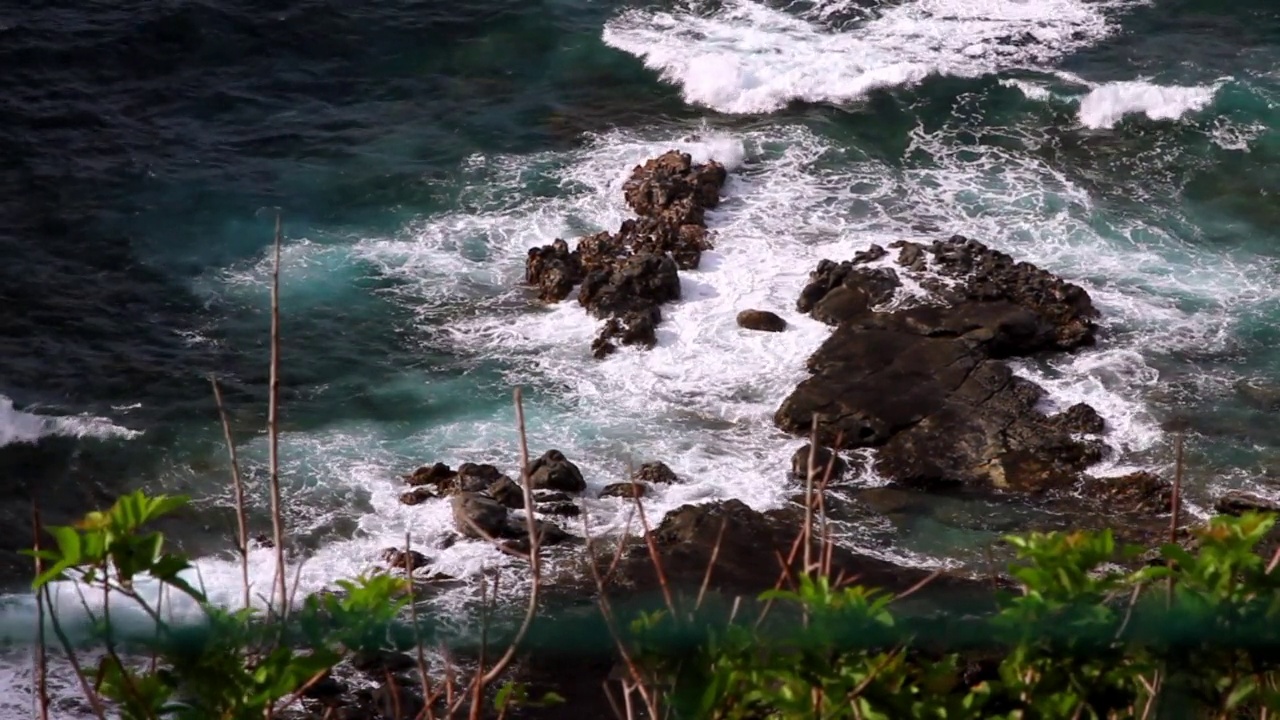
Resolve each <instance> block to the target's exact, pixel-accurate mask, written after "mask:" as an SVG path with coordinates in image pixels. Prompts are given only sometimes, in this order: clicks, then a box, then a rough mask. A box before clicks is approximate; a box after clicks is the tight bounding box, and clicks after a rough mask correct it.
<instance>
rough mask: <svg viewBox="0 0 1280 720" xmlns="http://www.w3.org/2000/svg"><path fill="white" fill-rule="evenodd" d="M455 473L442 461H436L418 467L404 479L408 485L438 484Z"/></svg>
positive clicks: (446, 480) (451, 478) (451, 477)
mask: <svg viewBox="0 0 1280 720" xmlns="http://www.w3.org/2000/svg"><path fill="white" fill-rule="evenodd" d="M456 475H457V473H455V472H454V471H453V470H452V469H451V468H450V467H449V466H448V465H445V464H444V463H440V462H438V463H436V464H435V465H432V466H430V467H425V466H424V467H420V468H418V469H417V470H414V471H413V474H412V475H406V476H405V478H404V480H405V482H406V483H407V484H409V485H440V484H442V483H445V482H448V481H450V480H453V478H454V477H455V476H456Z"/></svg>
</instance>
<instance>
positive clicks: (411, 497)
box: [400, 487, 437, 505]
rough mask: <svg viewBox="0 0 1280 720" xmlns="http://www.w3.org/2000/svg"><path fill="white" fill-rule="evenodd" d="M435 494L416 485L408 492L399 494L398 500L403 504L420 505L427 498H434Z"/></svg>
mask: <svg viewBox="0 0 1280 720" xmlns="http://www.w3.org/2000/svg"><path fill="white" fill-rule="evenodd" d="M436 497H437V496H436V494H435V493H433V492H431V490H429V489H427V488H425V487H416V488H414V489H412V490H410V491H409V492H405V493H401V494H400V502H402V503H404V504H405V505H421V504H422V503H424V502H426V501H428V500H434V499H435V498H436Z"/></svg>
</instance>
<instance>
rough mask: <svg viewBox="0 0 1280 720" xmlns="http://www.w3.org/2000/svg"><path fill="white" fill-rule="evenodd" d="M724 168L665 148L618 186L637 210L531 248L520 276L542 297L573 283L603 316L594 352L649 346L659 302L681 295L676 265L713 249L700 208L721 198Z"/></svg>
mask: <svg viewBox="0 0 1280 720" xmlns="http://www.w3.org/2000/svg"><path fill="white" fill-rule="evenodd" d="M727 177H728V173H727V171H726V170H725V168H724V166H723V165H720V164H719V163H717V162H715V161H710V162H707V163H704V164H695V163H694V162H693V160H692V158H691V157H690V156H689V155H688V154H687V153H680V152H676V151H674V150H673V151H670V152H667V153H664V154H662V155H660V156H658V157H656V158H653V159H651V160H649V161H647V162H646V163H644V164H643V165H639V166H637V167H635V168H634V169H633V170H632V173H631V177H630V178H629V179H628V180H627V182H626V183H625V184H624V185H623V195H624V197H625V198H626V201H627V204H628V205H629V206H630V207H631V209H632V210H634V211H635V212H636V214H637V215H638V216H639V217H637V218H631V219H628V220H626V221H624V222H623V223H622V225H621V226H620V227H619V229H618V231H617V232H616V233H608V232H600V233H595V234H594V235H589V236H587V237H584V238H582V239H581V240H579V241H578V244H577V247H576V248H575V249H573V250H570V249H569V245H568V243H566V242H565V241H564V240H561V239H557V240H556V241H555V242H553V243H551V244H550V245H546V246H543V247H537V248H532V249H530V250H529V255H528V258H527V259H526V261H525V283H526V284H527V285H530V286H532V287H534V288H536V289H537V293H538V299H539V300H541V301H543V302H559V301H561V300H564V299H566V298H568V297H569V295H570V294H572V292H573V289H574V288H575V287H577V289H578V302H579V304H581V305H582V306H583V308H585V309H586V310H587V311H588V312H589V313H591V314H592V315H593V316H595V317H597V318H600V319H602V320H604V321H605V322H604V324H603V325H602V327H601V330H600V333H599V335H598V336H597V337H596V339H595V341H594V342H593V343H592V346H591V353H592V355H594V356H595V357H597V358H604V357H608V356H609V355H610V354H612V353H613V352H615V351H616V350H617V349H618V347H619V346H620V345H631V346H637V347H641V348H651V347H653V346H654V345H655V344H656V343H657V334H656V328H657V326H658V324H659V323H661V322H662V313H661V311H660V309H659V308H660V306H661V305H662V304H663V303H668V302H673V301H676V300H679V299H680V293H681V290H680V276H679V271H680V270H693V269H696V268H697V267H698V265H699V264H700V263H701V261H702V253H703V252H705V251H707V250H709V249H711V247H712V244H711V239H710V233H709V232H708V231H707V227H706V218H705V212H706V210H708V209H710V208H714V207H716V205H718V204H719V202H720V189H721V188H722V187H723V186H724V183H725V180H726V179H727Z"/></svg>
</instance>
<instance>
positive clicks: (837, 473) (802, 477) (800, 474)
mask: <svg viewBox="0 0 1280 720" xmlns="http://www.w3.org/2000/svg"><path fill="white" fill-rule="evenodd" d="M809 453H810V446H809V444H808V443H805V444H804V445H803V446H801V447H800V448H797V449H796V451H795V453H794V454H792V456H791V477H792V478H793V479H795V480H798V481H800V482H802V483H803V482H807V481H808V477H809ZM813 456H814V457H813V462H814V467H815V468H816V469H817V472H818V474H817V476H816V477H814V479H813V482H814V484H815V485H816V484H817V483H819V482H821V481H822V478H823V476H824V475H825V474H826V472H827V465H828V464H829V463H831V462H832V458H834V459H835V464H834V465H832V467H831V480H833V481H835V480H839V479H841V478H843V477H844V476H845V475H847V474H848V472H849V463H848V462H847V461H846V460H845V459H844V458H842V457H840V456H839V455H837V454H836V453H834V452H832V450H831V448H827V447H821V446H819V447H818V449H817V450H816V451H813Z"/></svg>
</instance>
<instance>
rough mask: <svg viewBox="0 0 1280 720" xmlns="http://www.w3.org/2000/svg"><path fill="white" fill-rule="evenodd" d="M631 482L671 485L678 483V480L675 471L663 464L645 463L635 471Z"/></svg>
mask: <svg viewBox="0 0 1280 720" xmlns="http://www.w3.org/2000/svg"><path fill="white" fill-rule="evenodd" d="M631 480H632V481H633V482H638V483H650V484H652V483H658V484H662V485H671V484H673V483H677V482H680V478H679V477H678V476H677V475H676V473H675V471H674V470H672V469H671V468H670V467H668V466H667V464H666V463H664V462H647V463H645V464H643V465H641V466H640V469H639V470H636V472H635V474H634V475H632V476H631Z"/></svg>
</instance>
